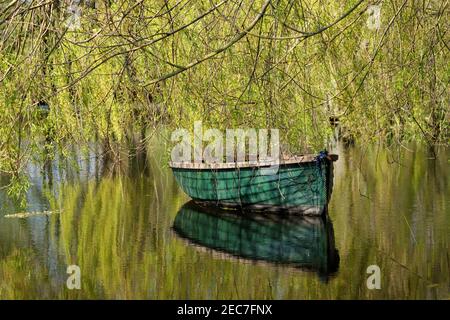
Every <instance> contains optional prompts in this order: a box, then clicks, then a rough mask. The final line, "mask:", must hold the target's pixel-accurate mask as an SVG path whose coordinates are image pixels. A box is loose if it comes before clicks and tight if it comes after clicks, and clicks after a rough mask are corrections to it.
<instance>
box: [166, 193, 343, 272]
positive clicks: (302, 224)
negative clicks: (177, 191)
mask: <svg viewBox="0 0 450 320" xmlns="http://www.w3.org/2000/svg"><path fill="white" fill-rule="evenodd" d="M231 212H233V211H230V210H224V209H218V208H212V207H202V206H199V205H197V204H195V203H194V202H193V201H190V202H188V203H186V204H185V205H184V206H183V207H182V208H181V209H180V211H179V212H178V214H177V216H176V218H175V221H174V225H173V228H174V230H175V231H176V233H177V234H178V235H180V236H181V237H182V238H185V239H187V240H189V241H190V242H193V243H195V244H198V245H201V246H204V247H207V248H211V249H215V250H217V251H219V252H224V253H227V254H231V255H232V256H235V257H238V258H245V259H250V260H255V261H266V262H271V263H275V264H286V265H291V266H294V267H297V268H301V269H309V270H312V271H317V272H318V273H319V274H320V275H324V276H328V275H330V274H333V273H335V272H336V271H337V270H338V266H339V255H338V251H337V250H336V248H335V246H334V234H333V226H332V224H331V222H330V221H326V218H321V217H301V216H292V215H285V216H280V215H273V214H261V213H258V214H251V215H249V214H242V215H237V214H235V212H234V213H231Z"/></svg>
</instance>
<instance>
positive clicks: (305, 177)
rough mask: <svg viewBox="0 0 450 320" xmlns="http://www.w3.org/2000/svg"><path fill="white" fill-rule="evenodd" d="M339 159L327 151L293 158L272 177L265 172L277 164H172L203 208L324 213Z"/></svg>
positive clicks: (180, 183)
mask: <svg viewBox="0 0 450 320" xmlns="http://www.w3.org/2000/svg"><path fill="white" fill-rule="evenodd" d="M337 159H338V156H337V155H334V154H332V155H328V153H327V152H326V151H322V152H321V153H320V154H319V155H318V156H314V155H303V156H297V157H292V158H290V159H287V160H282V161H280V163H279V164H278V170H277V171H276V172H275V173H270V174H267V171H264V170H265V169H267V168H268V167H270V166H271V165H273V163H267V162H266V163H259V164H251V163H249V162H232V163H213V164H207V163H190V162H189V163H188V162H178V163H177V162H171V163H170V167H171V168H172V171H173V174H174V176H175V179H176V180H177V182H178V184H179V185H180V187H181V188H182V189H183V191H184V192H185V193H186V194H187V195H188V196H190V197H191V198H192V199H194V200H196V201H197V202H202V203H203V204H212V205H216V206H219V207H228V208H229V207H232V208H240V209H250V210H264V211H268V210H269V211H287V212H296V213H300V214H304V215H321V214H322V213H324V212H325V209H326V206H327V204H328V200H329V199H330V196H331V191H332V182H333V161H336V160H337Z"/></svg>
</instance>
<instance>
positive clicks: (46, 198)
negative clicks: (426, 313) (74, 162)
mask: <svg viewBox="0 0 450 320" xmlns="http://www.w3.org/2000/svg"><path fill="white" fill-rule="evenodd" d="M337 152H338V153H339V155H340V159H339V161H338V162H337V163H336V164H335V179H334V189H333V195H332V199H331V202H330V204H329V216H328V218H326V219H314V218H301V217H292V216H289V217H284V218H280V217H276V216H271V215H256V216H255V215H250V216H236V215H232V214H229V213H226V214H223V213H221V212H217V210H205V209H202V208H199V207H196V206H193V205H192V204H191V203H188V201H189V198H188V197H187V196H185V195H184V194H183V193H182V192H181V190H180V189H179V188H178V186H177V185H176V183H175V181H174V178H173V176H172V174H171V172H170V169H168V168H167V166H165V165H164V163H165V160H164V159H163V158H162V157H161V158H158V157H157V156H155V155H158V154H161V152H160V150H158V148H150V149H149V150H147V164H146V165H145V166H143V164H142V163H143V160H142V159H140V161H134V162H131V163H130V167H131V168H132V169H130V170H128V172H126V173H125V174H122V175H120V176H119V175H114V176H113V175H108V174H105V173H103V174H102V171H104V170H103V168H102V167H101V164H99V162H98V161H96V159H95V157H91V155H89V154H87V155H83V156H81V158H84V159H85V160H84V161H79V163H78V164H79V168H78V170H74V169H73V168H72V166H71V165H70V164H64V163H63V164H61V163H60V164H59V165H58V166H54V167H53V168H52V169H50V170H48V172H47V173H46V174H43V173H42V172H41V171H42V170H41V169H42V168H40V167H31V168H30V175H31V177H32V182H33V186H32V187H31V188H30V190H29V192H28V195H27V198H28V208H26V211H36V210H62V211H61V212H60V213H58V212H56V213H54V214H51V215H46V216H30V217H27V218H17V217H16V218H7V217H4V216H5V215H7V214H13V213H17V212H19V211H23V210H21V209H19V208H18V207H17V206H15V205H14V204H13V203H12V202H11V201H10V200H8V198H7V197H6V195H5V193H4V191H2V192H3V193H0V202H1V207H0V210H1V211H0V298H2V299H17V298H27V299H39V298H41V299H49V298H56V299H68V298H70V299H77V298H79V299H81V298H87V299H353V298H355V299H402V298H407V299H419V298H424V299H449V298H450V250H449V245H450V197H449V195H450V181H449V174H450V170H449V164H450V162H449V159H450V152H449V150H445V149H444V150H439V151H438V158H437V160H432V159H429V153H428V152H427V150H426V149H425V148H415V152H412V151H410V150H407V149H406V148H401V149H400V150H396V151H392V150H391V151H386V150H378V149H377V148H358V147H350V148H343V147H339V148H338V150H337ZM47 169H48V168H47ZM130 172H134V173H130ZM68 265H78V266H79V267H80V270H81V289H80V290H69V289H68V288H67V287H66V280H67V278H68V276H69V275H68V274H67V273H66V271H67V266H68ZM370 265H378V266H379V267H380V270H381V289H379V290H369V289H368V288H367V285H366V281H367V278H368V277H369V274H367V268H368V267H369V266H370Z"/></svg>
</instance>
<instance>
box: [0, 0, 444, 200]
mask: <svg viewBox="0 0 450 320" xmlns="http://www.w3.org/2000/svg"><path fill="white" fill-rule="evenodd" d="M448 18H449V11H448V1H441V0H421V1H419V0H383V1H368V0H352V1H346V2H345V4H342V3H340V2H336V1H326V0H319V1H309V0H305V1H294V0H253V1H250V2H247V1H238V0H223V1H212V0H204V1H192V0H177V1H169V0H155V1H127V0H118V1H101V0H90V1H87V0H86V1H80V0H72V1H60V0H50V1H49V0H11V1H5V0H1V4H0V35H1V36H0V37H1V38H0V110H1V112H0V122H1V127H0V172H2V173H6V174H7V175H8V176H9V177H10V178H11V179H10V184H9V190H10V193H11V194H18V193H20V192H21V191H23V190H24V189H26V188H27V179H26V177H25V176H24V175H23V173H24V172H25V169H26V165H27V163H28V162H29V161H31V160H40V161H45V160H49V159H50V160H51V159H53V158H54V157H55V154H56V153H62V154H63V155H64V154H67V153H68V152H69V150H70V149H71V148H72V147H73V145H74V144H76V145H77V147H80V148H89V142H91V141H95V142H97V143H98V144H99V145H101V146H102V154H103V155H105V156H107V157H110V158H113V159H120V158H123V157H126V156H128V153H129V152H128V151H127V150H128V149H123V148H122V147H121V146H122V145H124V144H129V142H132V144H133V145H139V143H142V142H145V139H146V137H147V136H148V135H149V130H152V131H154V130H156V129H158V128H159V127H161V126H162V125H163V126H164V127H168V128H174V127H179V126H183V127H191V126H192V123H193V122H194V121H195V120H203V123H204V124H206V125H208V126H211V127H215V128H220V129H225V128H232V127H254V128H258V127H265V128H267V127H270V128H279V129H280V134H281V140H282V143H283V148H285V149H286V150H287V151H289V152H311V151H316V150H318V149H321V148H323V147H324V145H325V144H326V141H327V140H328V138H329V136H330V134H331V131H332V126H330V119H331V120H332V121H333V122H336V121H339V123H340V135H341V136H342V137H343V138H344V139H348V140H351V141H357V142H358V141H359V142H360V143H370V142H383V143H387V144H391V143H396V144H401V143H403V142H405V141H408V140H420V141H423V142H424V143H427V144H429V145H436V144H448V137H449V127H450V126H449V110H448V102H449V101H448V93H449V92H448V82H449V74H450V72H449V67H450V66H449V63H448V61H449V59H448V51H449V48H448V43H450V41H449V40H450V39H449V34H448V25H447V24H446V22H447V21H448Z"/></svg>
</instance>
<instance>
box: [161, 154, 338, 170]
mask: <svg viewBox="0 0 450 320" xmlns="http://www.w3.org/2000/svg"><path fill="white" fill-rule="evenodd" d="M338 158H339V156H338V155H337V154H329V155H327V159H328V160H329V161H330V162H334V161H337V160H338ZM316 161H317V156H316V155H310V154H308V155H301V156H294V157H291V158H289V159H283V160H280V161H278V162H277V161H273V160H272V161H257V162H254V161H243V162H218V163H203V162H202V163H198V162H187V161H186V162H173V161H170V162H169V167H170V168H172V169H189V170H226V169H241V168H265V167H271V166H285V165H295V164H305V163H312V162H316Z"/></svg>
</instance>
